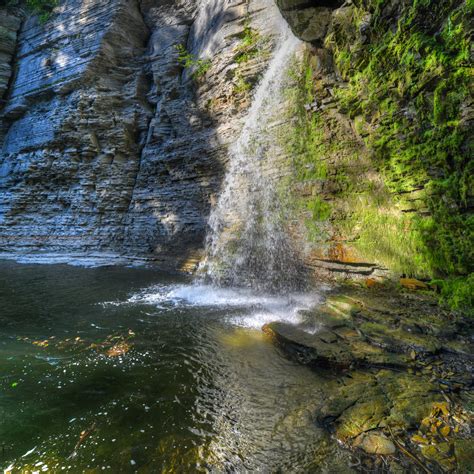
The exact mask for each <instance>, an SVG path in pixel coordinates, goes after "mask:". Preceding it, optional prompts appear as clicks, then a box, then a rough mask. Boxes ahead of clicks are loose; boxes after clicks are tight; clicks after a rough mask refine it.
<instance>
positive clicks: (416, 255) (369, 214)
mask: <svg viewBox="0 0 474 474" xmlns="http://www.w3.org/2000/svg"><path fill="white" fill-rule="evenodd" d="M394 5H395V4H393V2H392V4H390V5H389V4H388V2H385V3H384V2H380V1H378V0H358V1H357V2H354V5H353V6H351V7H348V8H343V9H341V10H340V11H339V12H338V13H337V14H336V15H335V18H334V24H333V28H332V30H331V32H330V34H329V35H328V37H327V39H326V47H327V48H328V49H329V50H330V51H332V53H333V55H334V61H335V64H336V67H337V70H338V71H339V74H340V75H341V76H342V78H343V79H344V81H345V87H335V88H334V96H335V97H334V99H335V102H336V104H337V109H338V112H343V113H344V114H345V115H346V116H348V117H350V118H351V120H352V121H353V123H354V124H355V126H356V130H357V131H358V133H359V135H360V137H361V140H363V141H364V142H365V143H364V148H365V150H364V151H363V153H364V154H365V156H366V157H367V158H368V160H369V161H370V165H371V167H372V168H373V170H375V171H376V172H377V173H378V174H379V175H380V177H381V180H382V183H381V184H380V183H376V182H372V183H366V186H365V189H361V184H360V183H357V182H356V181H357V177H355V176H354V175H351V173H350V168H351V167H350V166H349V165H348V164H347V163H345V164H344V163H342V165H341V167H340V169H338V170H337V173H336V175H335V176H331V177H330V181H332V184H334V183H335V184H336V187H335V189H336V190H337V194H338V195H339V197H344V199H345V201H346V202H350V206H349V207H350V212H347V213H346V214H345V215H342V216H341V214H340V213H339V212H338V210H336V209H333V212H332V213H331V217H330V219H331V221H332V223H333V224H334V225H335V227H336V228H337V227H338V226H339V227H340V228H344V230H345V232H346V233H347V232H348V231H349V232H350V231H352V232H353V233H355V234H357V239H356V241H355V242H354V246H355V247H356V248H357V250H358V252H359V253H360V254H361V255H362V256H364V257H365V258H372V259H373V260H374V261H376V262H379V263H382V264H385V265H387V266H388V267H390V268H392V269H395V270H398V271H399V272H400V273H404V274H406V275H411V276H418V277H425V278H433V279H436V281H437V282H438V284H439V285H440V290H441V295H442V297H443V299H444V300H445V301H446V302H448V303H449V304H450V305H451V306H452V307H454V308H458V309H463V310H469V308H472V307H473V306H474V302H473V300H472V298H473V297H472V295H473V294H474V281H473V278H472V272H473V270H474V246H473V245H472V242H473V241H474V215H473V213H472V208H473V204H474V193H473V190H474V161H473V160H472V156H473V153H472V136H471V135H472V134H471V133H470V124H472V116H471V115H472V112H470V109H469V103H470V97H472V95H471V94H472V61H471V57H470V37H469V34H470V28H469V21H470V18H472V13H473V9H474V2H473V1H472V0H467V1H459V0H443V1H439V0H436V1H435V0H416V1H414V2H410V4H409V5H406V4H404V3H403V2H398V5H395V6H394ZM305 76H306V77H305V78H303V79H302V80H301V81H300V90H301V92H300V100H299V104H300V105H299V112H298V114H297V115H298V117H299V119H298V126H297V128H298V133H299V134H300V138H299V139H298V140H296V142H295V141H293V144H294V145H295V144H296V148H297V152H298V153H297V155H298V156H299V158H298V160H297V174H298V175H299V179H300V180H301V181H308V180H321V179H323V180H324V178H325V177H324V167H325V163H326V162H327V157H328V156H330V155H331V154H334V151H335V150H334V148H337V149H338V150H337V151H338V152H339V153H343V154H345V155H346V157H348V161H350V160H351V158H350V157H351V156H352V157H353V160H358V161H359V162H361V160H362V159H361V157H360V154H361V149H360V147H358V146H357V145H355V144H354V143H353V142H351V141H350V140H347V139H346V140H344V136H343V135H342V134H341V133H337V130H336V133H334V128H333V129H332V130H331V127H330V126H329V127H328V124H327V122H328V120H329V121H330V120H331V117H330V115H328V113H327V111H325V110H321V109H320V110H319V111H318V112H317V113H316V114H308V113H307V111H306V110H305V109H304V108H302V104H304V103H306V104H308V103H311V102H312V101H313V100H314V96H315V88H317V86H318V85H317V84H315V82H314V79H313V72H312V70H311V64H309V63H308V62H307V64H306V72H305ZM328 129H329V130H328ZM325 130H326V132H329V133H326V134H325ZM301 131H303V134H301ZM321 137H322V138H323V139H322V140H321ZM362 161H363V160H362ZM318 199H319V198H318ZM313 201H314V199H312V200H310V201H309V203H308V204H307V205H308V206H309V208H311V207H315V209H316V211H317V212H315V213H313V222H314V221H317V220H318V219H322V220H324V219H326V218H327V217H328V215H327V214H328V212H327V205H328V204H327V203H325V204H324V205H320V204H318V205H317V206H314V205H313V204H314V203H313ZM407 202H409V203H410V205H409V206H406V203H407ZM321 210H323V212H321Z"/></svg>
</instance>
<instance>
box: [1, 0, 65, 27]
mask: <svg viewBox="0 0 474 474" xmlns="http://www.w3.org/2000/svg"><path fill="white" fill-rule="evenodd" d="M7 5H9V6H21V5H25V6H26V7H27V8H28V10H30V11H31V12H33V13H34V14H36V15H38V17H39V19H40V21H42V22H45V21H46V20H47V19H48V18H49V17H50V15H51V12H52V11H53V9H54V8H55V7H57V6H58V5H59V0H9V1H8V2H7Z"/></svg>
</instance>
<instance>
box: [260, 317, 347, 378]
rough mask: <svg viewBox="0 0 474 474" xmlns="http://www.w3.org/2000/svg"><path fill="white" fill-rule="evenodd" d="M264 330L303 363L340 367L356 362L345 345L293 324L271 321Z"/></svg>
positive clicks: (322, 366) (323, 366)
mask: <svg viewBox="0 0 474 474" xmlns="http://www.w3.org/2000/svg"><path fill="white" fill-rule="evenodd" d="M263 331H264V332H265V333H266V334H268V335H270V336H271V337H272V338H273V339H274V340H275V341H276V342H277V344H278V345H280V346H281V347H282V348H283V349H284V351H285V352H287V353H288V354H289V355H291V356H292V357H294V358H296V359H297V360H298V361H300V362H301V363H304V364H307V365H311V366H317V367H321V368H339V369H341V368H347V367H349V366H350V365H351V364H352V363H354V357H353V356H352V354H351V353H350V351H349V350H348V348H347V347H345V346H344V345H342V344H337V343H331V342H326V341H324V340H323V339H322V338H320V337H319V336H318V335H317V334H314V335H313V334H309V333H307V332H305V331H303V330H302V329H298V328H297V327H295V326H293V325H291V324H286V323H280V322H275V323H270V324H266V325H265V326H264V327H263ZM323 337H324V336H323ZM326 339H327V340H328V338H326ZM336 339H337V338H336ZM331 340H334V339H331Z"/></svg>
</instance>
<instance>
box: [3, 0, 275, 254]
mask: <svg viewBox="0 0 474 474" xmlns="http://www.w3.org/2000/svg"><path fill="white" fill-rule="evenodd" d="M277 15H278V10H277V8H276V6H275V5H274V4H273V2H272V1H270V0H258V1H250V2H244V1H233V2H222V1H219V0H215V1H214V0H212V1H209V2H205V3H202V2H190V1H178V0H177V1H173V2H165V3H163V2H159V1H152V0H143V1H138V0H137V1H134V0H133V1H125V0H101V1H86V2H84V1H79V0H66V1H64V2H61V3H60V6H59V7H57V8H56V9H55V11H54V12H53V15H52V16H51V18H50V19H49V20H48V21H47V22H46V24H44V25H43V24H41V23H39V22H38V20H37V19H36V18H34V17H30V18H27V19H26V20H25V21H24V23H23V25H22V29H21V33H20V35H19V38H18V43H17V44H16V45H14V46H15V47H16V50H17V53H16V58H15V69H16V73H15V77H14V79H13V81H12V82H11V86H10V90H9V92H8V101H7V102H6V104H5V107H4V108H3V110H2V123H3V125H4V127H5V129H6V131H7V133H6V136H5V138H4V140H3V149H2V155H1V157H0V190H1V198H0V200H1V201H0V249H1V250H2V251H4V252H21V253H25V252H38V251H39V252H48V253H78V254H83V253H90V252H99V251H100V252H113V253H115V254H128V255H144V256H147V257H156V258H161V257H163V258H169V257H170V256H172V257H173V258H174V259H175V258H176V257H179V258H178V260H181V259H183V260H184V259H185V258H186V256H187V255H188V254H192V253H193V252H195V251H196V250H199V249H202V248H203V242H204V235H205V228H206V223H207V218H208V214H209V207H210V203H211V201H212V196H213V195H215V194H216V193H217V192H218V189H219V183H220V181H221V177H222V173H223V169H224V167H225V163H226V160H227V155H226V147H227V143H228V142H229V141H231V140H232V137H233V135H234V134H235V133H236V130H238V129H239V128H240V119H241V117H242V114H243V112H244V111H245V109H246V107H247V106H248V104H249V100H248V97H249V94H250V91H249V90H247V89H246V90H245V91H236V82H237V81H248V83H249V84H251V83H253V84H254V83H255V82H256V81H257V80H258V77H259V75H260V74H261V72H262V71H263V70H264V68H265V63H266V61H268V57H263V56H259V57H255V58H249V60H248V61H247V64H246V65H245V67H243V66H237V65H236V63H235V48H236V47H237V46H238V45H239V44H240V43H241V41H242V35H243V34H244V30H245V28H249V27H250V25H252V28H255V29H259V30H260V31H261V32H262V34H266V35H268V37H269V43H268V45H269V46H268V49H269V51H271V49H272V46H271V44H272V40H271V32H272V22H273V21H274V20H275V18H276V16H277ZM10 42H12V41H10ZM180 45H182V46H183V48H184V49H185V50H186V51H187V54H189V56H190V57H192V58H193V59H192V61H191V63H193V61H194V63H195V64H199V61H206V64H209V65H208V66H207V67H206V71H205V72H204V74H202V75H198V74H196V73H195V71H194V69H195V68H194V67H192V64H191V65H189V64H187V65H185V66H187V67H184V66H183V62H182V61H180V59H179V50H178V47H179V46H180ZM7 59H8V58H7ZM4 62H5V64H7V63H8V61H4ZM5 67H6V66H5ZM237 69H239V74H238V77H236V70H237ZM246 83H247V82H246ZM249 89H250V88H249Z"/></svg>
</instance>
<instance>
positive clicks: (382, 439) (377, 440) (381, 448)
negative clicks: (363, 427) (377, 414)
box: [353, 432, 396, 455]
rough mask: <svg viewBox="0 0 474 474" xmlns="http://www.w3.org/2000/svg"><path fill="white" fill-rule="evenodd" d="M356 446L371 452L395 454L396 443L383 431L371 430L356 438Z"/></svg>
mask: <svg viewBox="0 0 474 474" xmlns="http://www.w3.org/2000/svg"><path fill="white" fill-rule="evenodd" d="M353 446H354V447H356V448H360V449H363V450H364V451H365V452H366V453H369V454H380V455H390V454H395V451H396V448H395V445H394V444H393V443H392V441H390V440H389V439H388V438H387V437H386V436H385V435H384V434H383V433H380V432H371V433H364V434H361V435H359V436H358V437H357V438H356V439H355V440H354V444H353Z"/></svg>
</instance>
